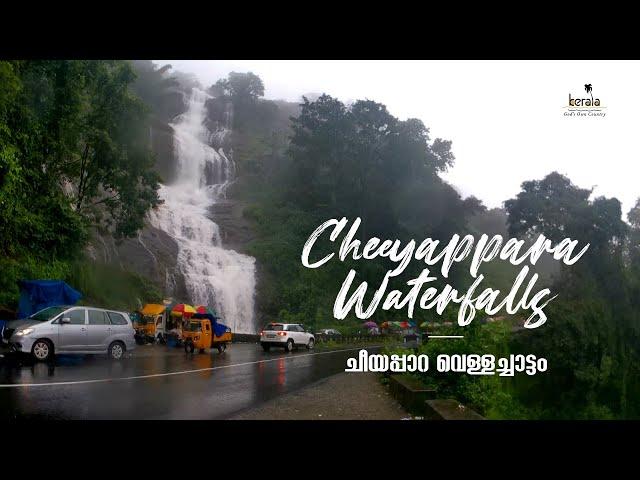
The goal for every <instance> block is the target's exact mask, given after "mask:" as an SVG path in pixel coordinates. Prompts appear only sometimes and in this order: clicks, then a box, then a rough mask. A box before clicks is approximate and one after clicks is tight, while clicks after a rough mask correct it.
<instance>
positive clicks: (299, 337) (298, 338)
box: [292, 325, 305, 345]
mask: <svg viewBox="0 0 640 480" xmlns="http://www.w3.org/2000/svg"><path fill="white" fill-rule="evenodd" d="M292 328H293V341H294V342H295V344H296V345H304V344H305V341H304V337H305V334H304V333H303V332H304V330H303V329H302V327H301V326H300V325H292Z"/></svg>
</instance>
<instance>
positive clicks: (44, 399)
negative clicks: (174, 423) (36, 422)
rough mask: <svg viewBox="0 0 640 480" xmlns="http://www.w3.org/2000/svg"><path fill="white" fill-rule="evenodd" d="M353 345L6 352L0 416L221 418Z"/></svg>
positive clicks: (318, 372) (316, 372)
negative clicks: (35, 358) (42, 359)
mask: <svg viewBox="0 0 640 480" xmlns="http://www.w3.org/2000/svg"><path fill="white" fill-rule="evenodd" d="M358 350H359V349H355V348H352V349H343V350H336V351H323V352H314V351H311V352H309V351H307V350H306V349H300V350H298V351H294V352H292V353H284V352H283V351H282V350H272V351H271V352H268V353H266V352H263V351H262V349H261V348H260V346H259V345H257V344H234V345H231V346H229V348H228V349H227V351H226V352H225V353H223V354H218V353H217V351H213V352H211V353H209V352H208V351H207V353H204V354H197V353H196V354H193V355H187V354H185V353H184V351H183V350H181V349H176V348H169V347H164V346H160V345H146V346H139V347H138V348H137V349H136V350H135V351H133V352H132V353H130V354H127V358H124V359H122V360H121V361H110V360H109V359H107V358H106V357H105V356H102V355H97V356H66V355H65V356H62V355H61V356H58V357H57V358H56V359H55V361H54V362H52V363H50V364H45V363H35V362H32V361H31V360H30V359H24V358H20V359H16V358H14V357H12V356H11V355H9V356H5V357H4V358H0V419H1V420H9V419H23V418H42V419H224V418H228V417H229V416H231V415H232V414H234V413H237V412H239V411H241V410H244V409H246V408H249V407H253V406H256V405H259V404H260V403H262V402H265V401H266V400H270V399H272V398H274V397H277V396H278V395H281V394H283V393H287V392H290V391H293V390H296V389H298V388H301V387H304V386H306V385H308V384H310V383H313V382H316V381H318V380H320V379H322V378H325V377H327V376H330V375H333V374H335V373H338V372H341V371H344V368H345V365H346V359H347V358H348V357H350V356H355V355H356V354H357V351H358ZM373 350H375V348H373Z"/></svg>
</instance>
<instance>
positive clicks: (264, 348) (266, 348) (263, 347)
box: [262, 343, 271, 352]
mask: <svg viewBox="0 0 640 480" xmlns="http://www.w3.org/2000/svg"><path fill="white" fill-rule="evenodd" d="M262 349H263V350H264V351H265V352H268V351H269V350H271V345H265V344H264V343H263V344H262Z"/></svg>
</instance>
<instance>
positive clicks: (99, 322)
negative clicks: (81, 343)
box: [87, 309, 112, 352]
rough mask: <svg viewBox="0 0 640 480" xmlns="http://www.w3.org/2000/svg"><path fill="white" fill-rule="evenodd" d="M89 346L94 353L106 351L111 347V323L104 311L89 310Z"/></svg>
mask: <svg viewBox="0 0 640 480" xmlns="http://www.w3.org/2000/svg"><path fill="white" fill-rule="evenodd" d="M88 316H89V322H88V324H87V338H88V339H87V344H88V347H87V348H88V349H89V350H92V351H96V352H98V351H104V350H106V349H107V347H108V346H109V339H110V338H111V335H112V332H111V322H110V321H109V318H108V317H107V314H106V312H105V311H103V310H94V309H89V310H88Z"/></svg>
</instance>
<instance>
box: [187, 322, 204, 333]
mask: <svg viewBox="0 0 640 480" xmlns="http://www.w3.org/2000/svg"><path fill="white" fill-rule="evenodd" d="M201 330H202V325H201V323H200V322H189V324H188V325H187V332H200V331H201Z"/></svg>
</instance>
